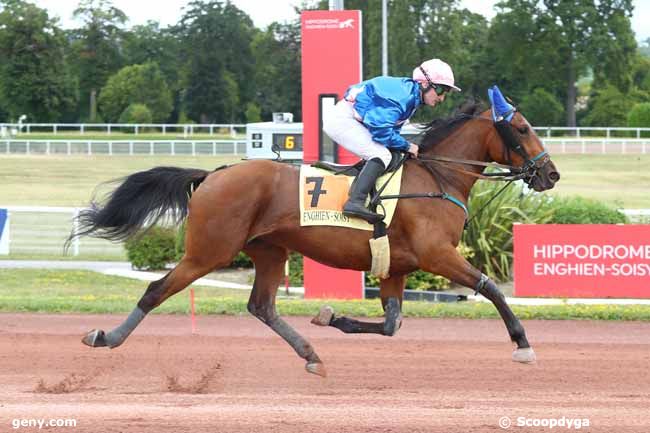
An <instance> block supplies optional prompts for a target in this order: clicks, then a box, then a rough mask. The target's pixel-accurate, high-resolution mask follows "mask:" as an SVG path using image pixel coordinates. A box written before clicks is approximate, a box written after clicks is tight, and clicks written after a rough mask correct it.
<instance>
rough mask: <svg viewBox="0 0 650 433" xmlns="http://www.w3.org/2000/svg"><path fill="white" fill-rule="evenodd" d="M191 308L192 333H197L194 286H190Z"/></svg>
mask: <svg viewBox="0 0 650 433" xmlns="http://www.w3.org/2000/svg"><path fill="white" fill-rule="evenodd" d="M190 310H191V312H192V313H191V317H192V334H196V316H195V314H194V288H193V287H190Z"/></svg>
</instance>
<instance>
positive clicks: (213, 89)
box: [176, 0, 255, 122]
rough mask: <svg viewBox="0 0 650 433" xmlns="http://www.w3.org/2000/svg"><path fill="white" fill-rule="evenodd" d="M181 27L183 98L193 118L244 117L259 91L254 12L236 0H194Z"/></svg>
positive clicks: (201, 119)
mask: <svg viewBox="0 0 650 433" xmlns="http://www.w3.org/2000/svg"><path fill="white" fill-rule="evenodd" d="M176 31H177V33H178V35H179V38H180V40H181V41H182V42H181V43H182V50H181V52H182V53H183V63H184V71H185V73H184V76H183V84H184V85H183V88H184V94H183V98H184V104H185V107H186V109H187V113H188V114H189V115H190V117H192V118H193V119H194V120H198V121H200V122H206V121H207V122H211V121H231V120H235V119H243V116H244V110H245V107H246V104H247V103H248V102H249V101H251V100H252V99H253V95H254V92H255V84H254V82H253V77H254V71H253V66H254V62H253V60H252V59H253V57H252V54H251V41H252V39H253V35H254V33H255V28H254V26H253V22H252V21H251V19H250V18H249V17H248V15H246V14H245V13H244V12H242V11H241V10H239V9H238V8H237V7H236V6H234V5H233V4H232V3H230V2H226V3H225V4H223V3H222V2H221V1H219V0H207V1H198V0H193V1H191V2H190V3H189V4H188V6H187V12H186V13H185V15H183V17H182V18H181V21H180V23H179V25H178V26H177V28H176ZM226 72H228V73H230V74H231V75H226ZM231 79H232V80H231ZM233 83H234V84H235V85H236V89H235V88H234V87H233ZM235 95H237V97H236V98H235V97H234V96H235ZM233 103H235V104H236V105H237V106H232V104H233Z"/></svg>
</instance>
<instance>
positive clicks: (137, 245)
mask: <svg viewBox="0 0 650 433" xmlns="http://www.w3.org/2000/svg"><path fill="white" fill-rule="evenodd" d="M175 242H176V229H173V228H166V227H160V226H156V227H152V228H151V229H149V230H148V231H146V232H145V233H144V234H142V235H140V236H137V237H135V238H133V239H130V240H128V241H127V242H126V244H125V248H126V256H127V258H128V260H129V261H130V262H131V264H132V265H133V267H134V268H136V269H150V270H154V269H164V268H165V265H166V264H167V263H169V262H173V261H174V260H175V258H176V251H175V248H174V247H175Z"/></svg>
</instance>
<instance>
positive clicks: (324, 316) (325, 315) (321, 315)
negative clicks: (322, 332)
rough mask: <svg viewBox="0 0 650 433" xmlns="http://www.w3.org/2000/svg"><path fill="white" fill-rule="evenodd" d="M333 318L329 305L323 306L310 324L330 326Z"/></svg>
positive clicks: (332, 311) (332, 310)
mask: <svg viewBox="0 0 650 433" xmlns="http://www.w3.org/2000/svg"><path fill="white" fill-rule="evenodd" d="M333 317H334V309H333V308H332V307H330V306H329V305H324V306H322V307H320V311H319V312H318V314H317V315H316V317H314V318H313V319H311V323H313V324H314V325H318V326H330V323H332V318H333ZM307 369H309V368H307Z"/></svg>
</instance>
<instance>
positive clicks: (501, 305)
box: [424, 248, 535, 363]
mask: <svg viewBox="0 0 650 433" xmlns="http://www.w3.org/2000/svg"><path fill="white" fill-rule="evenodd" d="M445 257H446V259H447V260H439V261H438V262H437V264H436V267H435V268H432V269H424V270H425V271H428V272H432V273H435V274H438V275H442V276H443V277H446V278H449V279H450V280H451V281H453V282H455V283H458V284H462V285H463V286H465V287H469V288H470V289H473V290H475V291H477V292H478V293H480V294H481V295H483V296H485V297H486V298H487V299H489V300H490V301H492V304H494V306H495V307H496V309H497V311H498V312H499V315H500V316H501V318H502V319H503V322H504V323H505V325H506V328H507V330H508V334H509V335H510V339H511V340H512V341H513V342H514V343H516V344H517V349H516V350H515V351H514V352H513V353H512V360H513V361H517V362H524V363H530V362H534V361H535V352H533V349H532V348H531V347H530V344H528V339H527V338H526V331H525V330H524V327H523V326H522V324H521V322H520V321H519V319H518V318H517V316H515V313H513V312H512V310H511V309H510V307H509V306H508V304H507V303H506V299H505V297H504V296H503V293H501V291H500V290H499V288H498V287H497V285H496V284H495V283H494V281H492V280H491V279H489V278H488V277H487V275H484V274H482V273H481V272H480V271H479V270H478V269H476V268H474V267H473V266H472V265H471V264H470V263H469V262H468V261H467V260H465V258H464V257H462V256H461V255H460V254H459V253H458V251H456V249H455V248H452V249H451V250H450V253H449V254H448V255H445Z"/></svg>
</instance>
